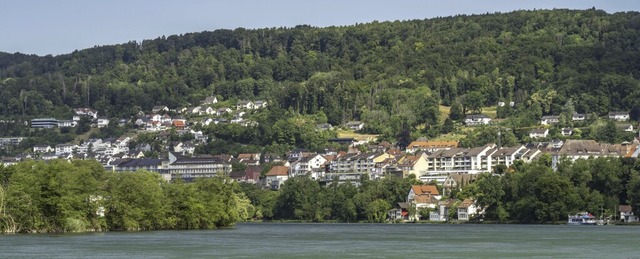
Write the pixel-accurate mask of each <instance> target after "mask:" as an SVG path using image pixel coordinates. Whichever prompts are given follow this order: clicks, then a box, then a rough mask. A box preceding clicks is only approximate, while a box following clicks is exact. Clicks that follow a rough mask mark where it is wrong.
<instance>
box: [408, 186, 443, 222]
mask: <svg viewBox="0 0 640 259" xmlns="http://www.w3.org/2000/svg"><path fill="white" fill-rule="evenodd" d="M440 197H441V196H440V192H438V188H437V187H436V186H435V185H412V186H411V189H409V194H408V195H407V203H409V206H411V207H413V208H415V210H416V211H419V210H420V209H422V208H432V209H435V208H436V206H437V204H438V200H439V199H440ZM416 214H417V213H416ZM416 219H417V218H416Z"/></svg>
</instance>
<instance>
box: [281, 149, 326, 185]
mask: <svg viewBox="0 0 640 259" xmlns="http://www.w3.org/2000/svg"><path fill="white" fill-rule="evenodd" d="M326 163H327V159H326V158H324V157H323V156H321V155H319V154H316V153H313V154H307V155H304V156H302V157H300V158H299V159H298V160H296V161H293V162H290V167H289V174H290V175H291V176H298V175H307V174H308V175H310V176H311V178H312V179H314V180H315V179H321V178H322V177H324V173H325V167H326V166H325V165H326Z"/></svg>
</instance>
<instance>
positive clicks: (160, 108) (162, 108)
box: [151, 105, 169, 113]
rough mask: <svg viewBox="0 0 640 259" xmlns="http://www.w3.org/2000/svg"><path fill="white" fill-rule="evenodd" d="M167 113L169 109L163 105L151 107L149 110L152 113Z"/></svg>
mask: <svg viewBox="0 0 640 259" xmlns="http://www.w3.org/2000/svg"><path fill="white" fill-rule="evenodd" d="M168 111H169V107H167V106H164V105H156V106H153V108H151V112H152V113H162V112H168Z"/></svg>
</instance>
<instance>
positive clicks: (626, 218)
mask: <svg viewBox="0 0 640 259" xmlns="http://www.w3.org/2000/svg"><path fill="white" fill-rule="evenodd" d="M618 211H620V219H621V220H622V222H638V221H640V220H639V218H638V216H636V215H633V210H632V209H631V205H620V207H618Z"/></svg>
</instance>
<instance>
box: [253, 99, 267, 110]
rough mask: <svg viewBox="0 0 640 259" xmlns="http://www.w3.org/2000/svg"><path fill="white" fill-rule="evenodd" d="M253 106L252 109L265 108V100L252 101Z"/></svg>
mask: <svg viewBox="0 0 640 259" xmlns="http://www.w3.org/2000/svg"><path fill="white" fill-rule="evenodd" d="M253 108H254V109H262V108H267V101H263V100H257V101H255V102H254V103H253Z"/></svg>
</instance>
